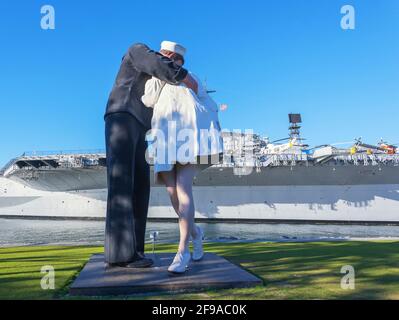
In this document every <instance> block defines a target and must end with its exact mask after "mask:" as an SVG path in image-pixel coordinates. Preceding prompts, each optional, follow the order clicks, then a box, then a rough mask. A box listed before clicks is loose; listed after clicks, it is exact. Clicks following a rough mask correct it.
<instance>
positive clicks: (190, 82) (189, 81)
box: [182, 73, 198, 94]
mask: <svg viewBox="0 0 399 320" xmlns="http://www.w3.org/2000/svg"><path fill="white" fill-rule="evenodd" d="M182 83H184V84H185V85H186V86H187V88H189V89H191V90H193V91H194V92H195V94H198V83H197V81H195V79H194V78H193V77H192V76H191V75H190V74H189V73H187V76H186V77H185V78H184V79H183V81H182Z"/></svg>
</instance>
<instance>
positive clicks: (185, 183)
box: [176, 163, 198, 252]
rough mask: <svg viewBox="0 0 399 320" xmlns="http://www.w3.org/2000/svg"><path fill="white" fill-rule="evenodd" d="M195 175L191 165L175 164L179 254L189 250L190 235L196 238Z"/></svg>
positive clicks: (194, 168) (194, 167) (195, 169)
mask: <svg viewBox="0 0 399 320" xmlns="http://www.w3.org/2000/svg"><path fill="white" fill-rule="evenodd" d="M196 173H197V166H196V165H193V164H187V165H181V164H179V163H178V164H176V191H177V198H178V201H179V210H178V212H179V228H180V242H179V250H178V251H179V252H185V251H188V250H189V240H190V234H191V236H192V237H196V236H197V232H198V228H197V227H196V225H195V223H194V214H195V208H194V198H193V179H194V176H195V175H196Z"/></svg>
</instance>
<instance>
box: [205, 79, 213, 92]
mask: <svg viewBox="0 0 399 320" xmlns="http://www.w3.org/2000/svg"><path fill="white" fill-rule="evenodd" d="M204 87H205V91H206V93H215V92H216V90H208V82H207V78H205V80H204Z"/></svg>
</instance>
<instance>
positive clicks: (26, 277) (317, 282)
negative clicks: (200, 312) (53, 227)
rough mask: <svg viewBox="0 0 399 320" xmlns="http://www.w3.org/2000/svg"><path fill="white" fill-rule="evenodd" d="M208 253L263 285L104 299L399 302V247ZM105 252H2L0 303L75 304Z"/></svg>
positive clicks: (228, 248) (245, 246) (274, 247)
mask: <svg viewBox="0 0 399 320" xmlns="http://www.w3.org/2000/svg"><path fill="white" fill-rule="evenodd" d="M176 248H177V247H176V245H170V244H162V245H159V246H158V248H157V252H173V251H175V250H176ZM204 248H205V250H206V251H209V252H214V253H216V254H219V255H221V256H223V257H224V258H226V259H228V260H229V261H231V262H233V263H235V264H239V265H240V266H241V267H243V268H244V269H246V270H247V271H249V272H250V273H252V274H254V275H255V276H257V277H259V278H261V279H262V280H263V286H259V287H255V288H243V289H224V290H214V291H211V290H209V291H204V292H200V293H186V294H177V295H176V294H174V295H168V294H157V295H153V294H151V295H134V296H128V297H126V296H124V297H102V299H109V298H117V299H120V298H129V299H160V298H161V299H168V298H179V299H398V298H399V263H398V261H399V242H388V241H381V242H316V243H311V242H306V243H264V242H263V243H261V242H260V243H206V244H205V246H204ZM148 249H150V247H148ZM102 250H103V249H102V248H100V247H84V246H81V247H65V246H63V247H22V248H3V249H0V288H1V289H0V299H7V298H9V297H18V298H21V299H32V298H33V299H35V298H39V299H41V298H43V299H47V298H57V299H59V298H68V299H70V298H71V297H68V295H67V293H68V289H69V286H70V284H71V283H72V282H73V280H74V279H75V278H76V276H77V275H78V274H79V272H80V270H81V269H82V268H83V266H84V265H85V263H86V262H87V261H88V259H89V257H90V256H91V255H92V254H94V253H99V252H102ZM45 264H46V265H47V264H49V265H54V267H55V269H56V272H57V274H58V276H57V290H56V291H55V292H52V293H51V294H49V293H48V292H45V293H43V290H41V289H40V279H41V277H42V274H41V273H40V268H41V266H42V265H45ZM344 265H351V266H353V267H354V268H355V276H356V289H355V290H343V289H341V286H340V283H341V279H342V277H343V274H341V273H340V271H341V267H342V266H344ZM24 288H25V289H24ZM75 298H77V299H79V297H75Z"/></svg>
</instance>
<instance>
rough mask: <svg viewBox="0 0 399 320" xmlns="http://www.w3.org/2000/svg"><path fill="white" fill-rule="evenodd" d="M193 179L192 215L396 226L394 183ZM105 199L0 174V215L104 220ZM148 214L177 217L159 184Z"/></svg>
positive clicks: (95, 192) (398, 188)
mask: <svg viewBox="0 0 399 320" xmlns="http://www.w3.org/2000/svg"><path fill="white" fill-rule="evenodd" d="M239 179H245V177H244V178H243V177H241V178H239ZM237 181H238V180H237ZM197 183H198V184H199V185H195V186H194V196H195V205H196V218H197V219H206V220H210V221H218V220H226V221H229V220H231V221H244V220H246V221H271V222H340V223H395V224H399V210H398V208H399V184H394V183H393V184H372V183H368V184H357V185H345V184H344V185H331V184H330V185H323V184H318V185H256V184H255V185H245V184H239V183H236V184H231V185H225V184H220V185H211V186H209V185H201V180H200V179H199V180H197ZM106 197H107V191H106V189H104V188H101V189H90V190H75V191H46V190H38V189H33V188H31V187H29V186H27V185H23V184H21V183H19V182H17V181H13V180H11V179H7V178H2V177H0V216H3V217H44V218H75V219H103V218H104V217H105V211H106ZM149 218H150V219H176V213H175V212H174V211H173V209H172V207H171V205H170V201H169V198H168V195H167V193H166V191H165V188H163V187H158V186H153V187H152V189H151V196H150V209H149Z"/></svg>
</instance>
